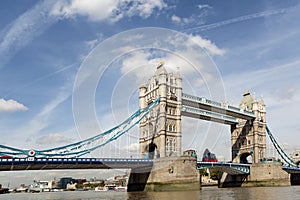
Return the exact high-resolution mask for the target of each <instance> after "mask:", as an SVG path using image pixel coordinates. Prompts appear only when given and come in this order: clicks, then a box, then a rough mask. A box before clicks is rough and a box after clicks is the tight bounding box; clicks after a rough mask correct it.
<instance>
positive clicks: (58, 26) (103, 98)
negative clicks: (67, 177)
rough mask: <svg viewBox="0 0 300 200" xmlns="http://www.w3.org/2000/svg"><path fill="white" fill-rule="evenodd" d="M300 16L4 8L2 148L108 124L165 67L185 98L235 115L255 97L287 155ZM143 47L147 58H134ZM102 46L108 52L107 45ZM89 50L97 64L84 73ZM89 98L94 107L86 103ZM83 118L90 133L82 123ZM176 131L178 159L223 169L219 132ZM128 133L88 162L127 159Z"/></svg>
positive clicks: (94, 2)
mask: <svg viewBox="0 0 300 200" xmlns="http://www.w3.org/2000/svg"><path fill="white" fill-rule="evenodd" d="M299 10H300V3H299V1H296V0H287V1H279V0H274V1H267V0H255V1H243V2H240V1H236V0H229V1H207V0H205V1H204V0H195V1H183V0H149V1H145V0H127V1H124V0H85V1H81V0H66V1H37V0H27V1H16V0H3V1H1V6H0V27H1V29H0V135H1V142H0V143H1V144H4V145H8V146H13V147H17V148H26V149H46V148H52V147H57V146H62V145H66V144H69V143H71V142H76V141H79V140H81V139H84V138H87V137H90V136H93V135H96V134H97V133H99V132H101V131H105V130H107V129H109V128H112V127H113V126H116V125H117V124H118V123H120V122H121V121H122V120H124V119H125V118H126V117H128V116H129V114H130V113H133V112H134V111H135V110H137V109H138V86H139V85H140V84H141V83H142V81H143V80H146V81H147V80H148V78H149V76H150V75H151V74H152V73H154V71H155V68H156V66H157V64H158V63H159V61H161V60H163V61H164V62H165V66H166V67H167V69H168V71H169V72H173V73H176V70H177V69H179V70H180V72H181V74H182V75H183V78H184V88H185V89H184V91H186V92H189V93H193V94H196V95H199V96H204V97H206V98H208V99H212V100H217V101H222V102H223V101H225V102H228V103H230V104H233V105H235V106H238V105H239V103H240V101H241V99H242V95H243V92H244V91H245V90H250V92H251V94H252V95H255V96H256V98H258V99H260V98H262V99H263V100H264V102H265V104H266V106H267V124H268V126H269V127H270V128H271V130H272V132H273V134H274V135H275V137H276V138H277V140H278V142H279V143H280V144H281V146H282V147H283V148H284V149H285V150H286V152H287V153H288V154H289V153H291V152H292V151H294V150H297V149H300V145H299V142H298V140H297V139H298V138H299V134H300V125H299V122H298V115H299V112H300V108H299V105H300V90H299V85H300V79H299V77H300V70H299V65H300V46H299V43H300V41H299V40H300V37H299V36H300V26H299V25H300V21H299V20H298V19H299V18H300V12H299ZM149 27H153V30H154V31H153V33H149V32H147V30H149ZM139 30H143V31H145V32H143V31H142V32H139ZM163 30H168V31H171V32H172V31H173V32H174V35H172V34H170V35H168V36H172V37H169V38H167V37H166V36H165V35H162V36H161V37H162V38H166V40H164V41H163V42H162V43H154V40H153V41H152V40H151V39H152V36H153V38H154V36H159V33H162V32H163ZM126 33H132V35H130V37H129V36H128V35H126ZM137 33H139V34H137ZM175 33H180V34H182V37H178V38H175V37H173V36H175ZM147 34H148V35H147ZM155 34H156V35H155ZM180 34H179V35H180ZM145 36H147V38H146V39H145ZM168 39H169V40H168ZM182 39H184V40H182ZM151 41H152V42H153V46H152V47H151V48H142V45H143V44H144V42H151ZM108 42H111V43H110V44H113V45H115V46H113V45H112V46H109V47H105V44H107V43H108ZM125 44H126V45H125ZM150 44H151V43H149V44H148V45H150ZM161 44H167V46H160V45H161ZM122 45H123V46H122ZM168 45H169V46H168ZM195 45H196V46H198V47H197V48H198V49H201V51H199V52H201V54H199V52H197V51H196V50H197V48H196V47H195ZM112 47H114V48H112ZM97 51H99V52H100V53H102V54H101V55H102V57H100V56H99V57H96V58H94V60H93V61H96V62H95V63H93V64H94V66H95V68H93V69H92V68H90V71H86V72H89V73H90V74H84V73H83V72H85V71H84V70H83V69H85V66H86V65H89V64H91V63H89V62H90V61H91V60H92V59H93V58H92V57H91V55H95V56H97V55H96V54H95V53H96V52H97ZM202 51H203V52H204V53H203V52H202ZM105 53H106V54H105ZM202 53H203V54H202ZM103 55H107V56H103ZM199 55H205V56H203V57H206V59H207V60H206V61H203V60H202V61H201V62H200V61H199V60H201V59H200V57H199ZM89 56H90V57H89ZM109 56H113V57H112V58H110V57H109ZM108 59H110V60H108ZM209 59H211V60H210V61H209ZM197 62H198V64H197V65H196V66H194V68H193V67H191V66H192V65H190V64H191V63H197ZM103 63H109V65H106V66H102V65H100V64H103ZM188 63H190V64H188ZM97 70H98V71H97ZM101 70H102V71H101ZM100 71H101V72H103V73H101V74H100V75H99V77H94V79H93V81H95V83H93V84H94V85H93V87H95V88H89V90H85V92H88V91H90V93H89V94H87V93H86V94H85V93H80V94H78V93H77V95H78V96H76V97H75V99H74V94H75V95H76V91H77V87H78V88H80V81H83V80H85V78H86V80H88V81H90V80H91V79H89V78H90V76H91V77H92V75H96V74H97V73H100ZM195 72H197V73H198V74H197V73H195ZM76 84H77V85H76ZM217 84H219V85H217ZM215 88H218V90H215ZM219 90H220V91H219ZM88 95H91V96H90V98H92V99H91V100H93V103H92V104H89V105H84V101H85V100H87V98H85V97H87V96H88ZM76 100H77V102H76ZM79 100H80V101H79ZM74 102H75V103H74ZM78 102H79V104H78ZM89 102H90V101H89ZM80 103H82V104H80ZM88 108H91V109H93V113H89V114H91V115H93V116H95V122H96V123H92V122H91V121H93V120H92V119H90V118H87V116H90V115H85V113H84V112H85V110H87V109H88ZM182 121H183V150H185V149H188V148H192V149H196V150H197V152H198V154H199V155H200V156H202V154H203V151H204V150H205V149H206V148H209V150H210V151H212V152H213V153H215V154H216V155H217V156H218V157H219V159H221V160H224V161H227V160H229V159H230V158H231V154H230V151H231V143H230V131H229V127H228V126H225V125H219V124H214V123H212V122H199V121H196V120H192V119H183V120H182ZM195 124H197V128H196V130H195V128H194V127H195ZM137 131H138V129H137V128H135V129H133V131H132V132H131V133H129V134H130V136H124V138H123V140H124V141H126V143H122V142H120V141H119V142H116V143H114V144H112V145H110V146H108V147H107V148H105V149H102V150H100V151H98V152H97V153H96V154H95V155H111V156H114V155H116V154H121V153H123V152H126V153H125V154H126V155H127V156H130V155H136V152H137V151H136V150H137V149H138V145H137V143H138V139H137V136H138V132H137ZM121 139H122V138H121ZM115 147H117V148H115ZM78 178H80V177H78Z"/></svg>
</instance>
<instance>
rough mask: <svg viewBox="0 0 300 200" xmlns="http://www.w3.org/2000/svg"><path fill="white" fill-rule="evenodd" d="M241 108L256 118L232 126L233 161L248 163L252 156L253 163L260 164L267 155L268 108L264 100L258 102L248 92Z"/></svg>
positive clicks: (244, 96) (240, 121)
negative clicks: (249, 157)
mask: <svg viewBox="0 0 300 200" xmlns="http://www.w3.org/2000/svg"><path fill="white" fill-rule="evenodd" d="M240 108H242V109H245V110H250V111H253V112H254V115H255V117H256V118H255V119H254V120H247V121H246V120H239V123H238V124H236V125H232V126H231V142H232V160H233V162H236V163H246V162H247V160H246V158H247V157H248V156H251V157H252V161H251V162H252V163H259V162H261V161H263V159H264V158H265V154H266V106H265V104H264V101H263V100H262V99H261V100H256V99H255V98H253V97H252V96H251V95H250V93H249V92H248V91H246V92H245V93H244V95H243V99H242V101H241V104H240Z"/></svg>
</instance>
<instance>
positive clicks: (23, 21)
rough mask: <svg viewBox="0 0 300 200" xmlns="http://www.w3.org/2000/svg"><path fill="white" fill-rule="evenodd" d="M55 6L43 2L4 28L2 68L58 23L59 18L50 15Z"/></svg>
mask: <svg viewBox="0 0 300 200" xmlns="http://www.w3.org/2000/svg"><path fill="white" fill-rule="evenodd" d="M53 5H54V2H52V1H41V2H39V3H37V4H36V5H35V6H34V7H33V8H31V9H30V10H28V11H27V12H25V13H23V14H22V15H20V16H19V17H18V18H17V19H16V20H14V21H13V22H12V23H11V24H9V25H7V27H6V28H4V30H3V31H2V32H1V34H0V35H2V36H3V38H1V40H0V68H1V67H3V66H4V65H5V64H7V62H9V60H10V59H11V58H12V57H13V56H14V54H15V53H16V52H17V51H18V50H20V49H22V48H23V47H25V46H26V45H28V44H29V43H30V42H31V41H32V40H33V39H34V38H36V37H37V36H39V35H41V34H42V33H43V32H44V31H45V30H47V29H48V28H49V27H50V26H51V25H52V24H53V23H54V22H56V21H57V18H54V17H51V16H49V14H48V13H49V10H50V8H51V7H52V6H53Z"/></svg>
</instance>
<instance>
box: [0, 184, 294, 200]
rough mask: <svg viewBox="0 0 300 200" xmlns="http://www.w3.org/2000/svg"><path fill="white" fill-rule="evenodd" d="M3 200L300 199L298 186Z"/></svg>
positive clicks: (32, 196) (89, 193)
mask: <svg viewBox="0 0 300 200" xmlns="http://www.w3.org/2000/svg"><path fill="white" fill-rule="evenodd" d="M0 199H5V200H9V199H12V200H17V199H18V200H19V199H20V200H94V199H103V200H106V199H134V200H135V199H136V200H140V199H141V200H150V199H151V200H152V199H154V200H155V199H157V200H181V199H183V200H193V199H211V200H213V199H222V200H248V199H249V200H260V199H263V200H274V199H280V200H281V199H282V200H283V199H295V200H297V199H300V186H291V187H248V188H245V187H244V188H216V187H205V188H202V190H201V191H180V192H179V191H178V192H133V193H127V192H115V191H108V192H95V191H73V192H43V193H11V194H2V195H0Z"/></svg>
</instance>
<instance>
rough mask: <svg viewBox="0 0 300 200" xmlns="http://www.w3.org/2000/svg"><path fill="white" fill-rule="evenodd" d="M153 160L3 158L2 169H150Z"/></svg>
mask: <svg viewBox="0 0 300 200" xmlns="http://www.w3.org/2000/svg"><path fill="white" fill-rule="evenodd" d="M152 165H153V160H145V159H126V158H124V159H123V158H33V157H28V158H5V159H4V158H2V159H0V171H17V170H50V169H51V170H53V169H57V170H59V169H139V170H150V169H151V168H152Z"/></svg>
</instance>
